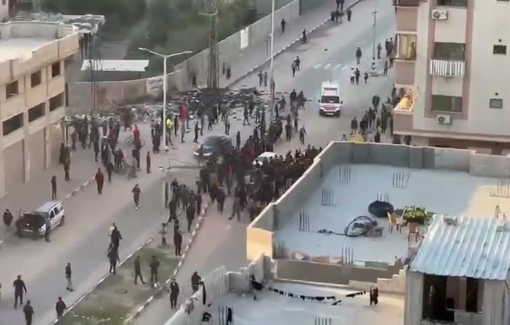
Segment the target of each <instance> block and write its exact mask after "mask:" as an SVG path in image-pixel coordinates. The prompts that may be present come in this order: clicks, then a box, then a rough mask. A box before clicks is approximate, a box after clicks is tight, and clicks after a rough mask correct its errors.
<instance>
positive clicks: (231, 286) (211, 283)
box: [165, 255, 269, 325]
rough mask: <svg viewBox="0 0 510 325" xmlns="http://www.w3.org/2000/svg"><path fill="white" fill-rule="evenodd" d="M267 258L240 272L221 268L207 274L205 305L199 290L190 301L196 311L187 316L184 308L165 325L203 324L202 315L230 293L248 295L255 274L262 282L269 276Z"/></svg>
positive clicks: (205, 280) (260, 259) (205, 278)
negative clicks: (211, 304)
mask: <svg viewBox="0 0 510 325" xmlns="http://www.w3.org/2000/svg"><path fill="white" fill-rule="evenodd" d="M266 261H267V258H266V257H265V256H264V255H260V256H258V258H256V259H255V260H254V261H253V262H252V263H250V265H248V267H245V268H242V269H241V270H240V271H239V272H226V270H225V268H224V267H222V268H219V269H217V270H215V271H213V272H211V273H209V274H207V275H206V276H205V277H204V279H203V281H204V283H205V287H206V298H207V301H206V303H205V304H204V303H203V291H202V289H200V290H198V291H197V292H196V293H195V294H194V295H193V296H192V297H191V298H190V299H188V300H187V301H190V300H193V304H194V307H195V308H194V309H193V311H192V312H191V313H190V314H186V312H185V308H184V306H181V307H180V308H179V310H178V311H177V312H176V313H175V314H174V316H172V318H170V319H169V320H168V321H167V322H166V323H165V325H189V324H202V321H201V320H202V314H203V313H204V311H207V310H208V307H207V305H208V304H210V303H211V302H213V301H214V299H216V298H219V297H221V296H223V295H225V294H227V293H228V292H230V291H233V292H237V293H246V292H249V291H251V285H250V276H251V275H252V274H253V275H254V276H255V280H256V281H259V282H262V281H264V279H266V275H269V274H268V273H267V271H266Z"/></svg>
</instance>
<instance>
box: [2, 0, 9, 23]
mask: <svg viewBox="0 0 510 325" xmlns="http://www.w3.org/2000/svg"><path fill="white" fill-rule="evenodd" d="M7 18H9V0H0V22H2V21H4V20H5V19H7Z"/></svg>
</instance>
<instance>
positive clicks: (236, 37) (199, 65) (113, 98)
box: [69, 0, 300, 110]
mask: <svg viewBox="0 0 510 325" xmlns="http://www.w3.org/2000/svg"><path fill="white" fill-rule="evenodd" d="M299 15H300V0H294V1H292V2H291V3H289V4H287V5H286V6H284V7H282V8H280V9H278V10H276V11H275V21H276V22H280V21H281V20H282V19H285V20H286V21H287V22H291V21H293V20H294V19H296V18H298V17H299ZM270 32H271V16H270V15H268V16H266V17H264V18H262V19H260V20H258V21H256V22H255V23H253V24H251V25H250V26H248V27H246V28H245V29H243V30H240V31H238V32H237V33H235V34H232V35H231V36H229V37H227V38H226V39H224V40H222V41H221V42H219V43H218V48H219V62H220V66H221V65H222V63H223V62H232V61H235V59H237V58H239V57H241V56H242V55H243V54H244V53H247V52H248V51H250V47H251V46H256V45H259V44H260V43H262V42H264V41H265V40H266V38H267V35H268V34H269V33H270ZM208 56H209V49H205V50H203V51H202V52H200V53H197V54H195V55H194V56H192V57H190V58H189V59H187V60H185V61H183V62H181V63H179V64H177V65H176V66H175V71H174V72H172V73H169V74H168V75H167V82H168V89H169V90H172V89H174V90H178V91H180V90H183V89H185V88H186V87H187V86H189V85H190V84H191V76H192V75H193V74H194V73H195V74H196V76H197V84H199V85H203V84H206V83H207V71H208V67H209V62H208V61H209V60H208ZM96 85H97V87H98V103H97V105H98V109H102V110H108V109H111V108H112V106H115V105H116V104H119V103H123V102H126V101H132V100H136V99H139V98H143V97H145V96H154V95H158V94H159V93H161V92H162V85H163V76H158V77H153V78H148V79H137V80H126V81H118V82H117V81H111V82H110V81H104V82H96ZM69 94H70V95H69V106H71V107H76V108H86V109H90V106H91V103H92V96H91V83H89V82H76V83H74V84H69Z"/></svg>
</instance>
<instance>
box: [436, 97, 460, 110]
mask: <svg viewBox="0 0 510 325" xmlns="http://www.w3.org/2000/svg"><path fill="white" fill-rule="evenodd" d="M432 110H433V111H437V112H453V113H460V112H462V97H454V96H442V95H432Z"/></svg>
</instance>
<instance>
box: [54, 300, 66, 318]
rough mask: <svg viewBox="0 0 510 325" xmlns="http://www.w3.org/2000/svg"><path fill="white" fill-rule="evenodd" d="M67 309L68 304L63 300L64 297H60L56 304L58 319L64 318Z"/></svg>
mask: <svg viewBox="0 0 510 325" xmlns="http://www.w3.org/2000/svg"><path fill="white" fill-rule="evenodd" d="M66 309H67V305H66V303H65V302H64V301H63V300H62V297H58V300H57V303H56V304H55V311H56V312H57V318H58V319H60V318H62V316H64V312H65V311H66Z"/></svg>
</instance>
